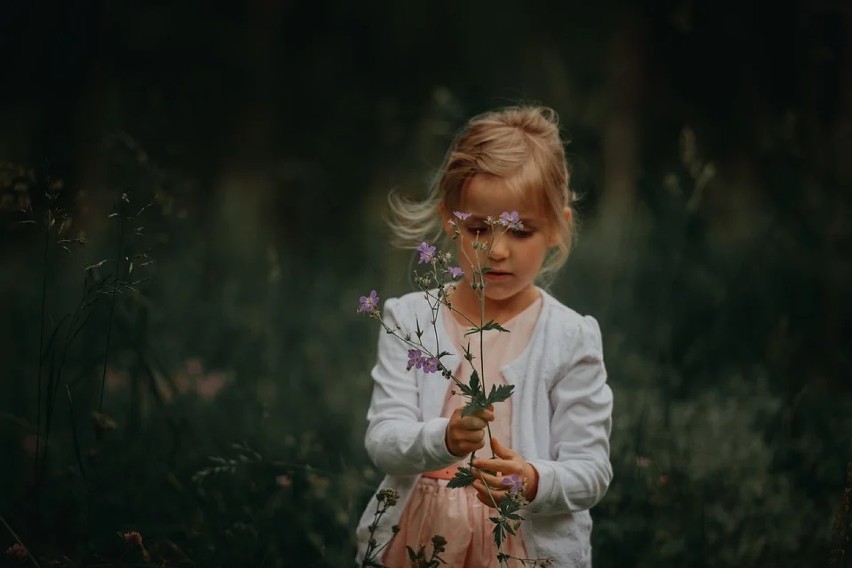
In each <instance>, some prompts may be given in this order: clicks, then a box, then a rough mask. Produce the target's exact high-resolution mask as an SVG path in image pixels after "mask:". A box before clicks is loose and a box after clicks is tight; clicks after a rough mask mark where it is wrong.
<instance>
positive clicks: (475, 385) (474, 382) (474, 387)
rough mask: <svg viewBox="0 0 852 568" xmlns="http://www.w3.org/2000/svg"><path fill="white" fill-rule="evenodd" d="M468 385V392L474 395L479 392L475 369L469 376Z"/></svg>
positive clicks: (477, 376)
mask: <svg viewBox="0 0 852 568" xmlns="http://www.w3.org/2000/svg"><path fill="white" fill-rule="evenodd" d="M468 384H469V385H470V390H471V391H472V392H473V393H474V394H476V393H478V392H480V391H481V389H480V388H479V386H480V383H479V373H477V372H476V369H474V370H473V372H472V373H471V374H470V381H468Z"/></svg>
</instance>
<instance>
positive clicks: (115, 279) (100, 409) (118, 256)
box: [98, 217, 125, 412]
mask: <svg viewBox="0 0 852 568" xmlns="http://www.w3.org/2000/svg"><path fill="white" fill-rule="evenodd" d="M124 225H125V219H124V217H121V225H120V230H119V234H118V247H117V250H116V253H115V272H114V274H113V279H112V299H111V300H110V305H109V318H107V335H106V350H105V352H104V367H103V371H102V373H101V397H100V402H99V403H98V412H103V408H104V387H105V386H106V370H107V363H108V362H109V347H110V338H111V336H112V316H113V314H114V313H115V297H116V294H117V292H118V268H119V262H120V260H121V247H122V245H123V244H124Z"/></svg>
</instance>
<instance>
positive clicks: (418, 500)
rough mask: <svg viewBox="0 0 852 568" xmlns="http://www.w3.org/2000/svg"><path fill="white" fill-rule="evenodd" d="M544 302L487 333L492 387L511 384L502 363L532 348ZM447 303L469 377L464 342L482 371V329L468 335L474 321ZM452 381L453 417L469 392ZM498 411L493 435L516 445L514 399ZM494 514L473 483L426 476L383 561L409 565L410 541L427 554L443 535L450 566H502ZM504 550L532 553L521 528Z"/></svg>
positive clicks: (462, 373)
mask: <svg viewBox="0 0 852 568" xmlns="http://www.w3.org/2000/svg"><path fill="white" fill-rule="evenodd" d="M541 303H542V301H541V298H539V299H537V300H536V301H535V302H533V303H532V304H531V305H530V306H528V307H527V308H525V309H524V310H523V311H522V312H521V313H519V314H517V315H516V316H514V317H513V318H511V319H510V320H509V321H507V322H506V323H505V324H502V325H503V327H505V328H506V329H508V330H509V332H510V333H503V332H499V331H486V332H485V333H484V338H483V349H484V351H485V354H486V357H487V358H486V359H485V361H484V364H485V373H484V377H485V386H486V387H487V389H488V390H490V389H491V385H492V384H497V385H501V384H506V379H505V378H504V377H503V373H502V370H501V369H502V368H503V367H505V366H506V365H508V364H509V363H511V362H512V361H513V360H515V359H516V358H517V357H518V356H519V355H521V353H522V352H523V351H524V349H525V348H526V346H527V344H528V343H529V340H530V337H531V336H532V331H533V328H534V327H535V324H536V322H537V321H538V316H539V313H540V312H541ZM441 309H442V310H443V314H442V315H443V320H444V322H445V327H446V329H447V332H448V333H449V336H450V337H451V338H452V340H453V343H454V347H455V348H456V349H458V353H459V355H460V356H462V360H461V364H460V365H459V367H458V369H456V374H455V376H456V377H457V378H458V379H459V380H461V381H462V382H467V381H468V380H469V377H470V374H471V371H472V369H471V365H470V363H468V362H467V361H466V360H465V359H464V357H463V354H464V350H463V348H464V347H467V346H468V342H469V344H470V347H469V349H470V352H471V353H472V354H473V356H474V359H473V365H474V366H475V367H476V370H477V373H479V372H480V363H481V360H480V356H479V355H480V346H479V335H478V334H472V335H468V336H465V335H464V334H465V332H466V331H467V330H468V329H469V328H470V327H471V326H470V325H469V323H467V322H465V323H462V322H460V321H459V320H458V319H456V316H455V315H453V314H451V313H449V312H448V311H447V310H446V308H444V307H442V308H441ZM430 379H431V377H430ZM434 380H439V379H437V378H436V379H434ZM452 386H453V385H452V383H450V385H449V386H448V388H447V398H446V400H445V402H444V408H443V411H442V416H444V417H450V416H451V415H452V413H453V411H455V409H456V408H459V407H461V406H463V405H464V398H463V397H461V396H459V395H458V394H455V393H454V392H453V389H452V388H451V387H452ZM494 415H495V416H494V421H493V422H492V423H491V434H492V436H494V437H496V438H498V439H499V440H500V443H502V444H503V445H504V446H507V447H511V443H512V439H511V426H512V424H511V422H512V406H511V399H509V400H507V401H505V402H502V403H499V404H497V405H495V409H494ZM478 455H480V456H483V457H490V456H491V449H490V448H489V447H488V446H487V445H486V447H485V448H483V449H482V450H479V454H478ZM467 461H468V458H467V457H465V458H463V459H461V460H459V462H458V464H457V465H466V463H467ZM494 514H495V512H494V509H493V508H491V507H487V506H485V505H483V504H482V503H481V502H480V501H479V499H477V498H476V491H474V489H473V488H472V487H464V488H458V489H449V488H447V481H446V480H443V479H433V478H427V477H422V478H421V479H420V481H419V482H418V483H417V485H416V486H415V487H414V489H413V491H412V493H411V496H410V498H409V500H408V503H407V504H406V506H405V510H404V511H403V513H402V517H401V518H400V521H399V532H398V533H397V534H396V536H395V537H394V539H393V540H392V541H391V544H390V545H389V546H388V548H387V550H386V551H385V553H384V555H383V557H382V563H383V564H384V565H385V566H387V567H388V568H406V567H407V566H409V565H410V563H409V558H408V552H407V550H406V547H411V548H412V549H413V550H414V551H415V553H416V552H417V551H418V550H419V549H420V547H421V546H424V547H425V551H426V557H427V558H429V557H430V556H431V554H432V537H433V536H435V535H441V536H443V537H444V538H445V539H446V540H447V545H446V551H445V552H444V553H443V554H441V558H442V559H443V560H444V561H445V562H446V565H447V566H452V567H464V566H466V567H470V568H490V567H494V568H498V567H499V566H500V564H499V562H498V561H497V545H496V544H495V543H494V537H493V536H492V531H493V528H494V523H492V522H491V521H490V520H489V517H491V516H494ZM521 530H523V528H522V529H521ZM503 552H504V553H506V554H509V555H510V556H512V557H515V558H526V549H525V547H524V541H523V538H522V532H521V531H518V535H517V536H515V537H513V536H509V538H508V539H507V540H506V541H505V542H504V544H503ZM508 566H513V567H515V566H521V563H520V562H518V561H517V560H513V561H510V562H509V564H508Z"/></svg>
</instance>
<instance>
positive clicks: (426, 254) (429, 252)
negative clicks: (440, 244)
mask: <svg viewBox="0 0 852 568" xmlns="http://www.w3.org/2000/svg"><path fill="white" fill-rule="evenodd" d="M417 252H419V253H420V260H419V261H418V262H420V264H428V263H430V262H432V261H433V260H434V259H435V247H434V246H432V245H430V244H429V243H427V242H426V241H423V242H422V243H420V246H419V247H417Z"/></svg>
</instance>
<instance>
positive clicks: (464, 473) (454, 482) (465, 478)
mask: <svg viewBox="0 0 852 568" xmlns="http://www.w3.org/2000/svg"><path fill="white" fill-rule="evenodd" d="M474 481H476V478H475V477H474V476H473V472H472V471H471V470H470V468H469V467H460V468H459V469H458V471H457V472H456V476H455V477H453V478H452V479H451V480H450V481H448V482H447V487H449V488H450V489H453V488H455V487H467V486H468V485H472V484H473V482H474Z"/></svg>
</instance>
